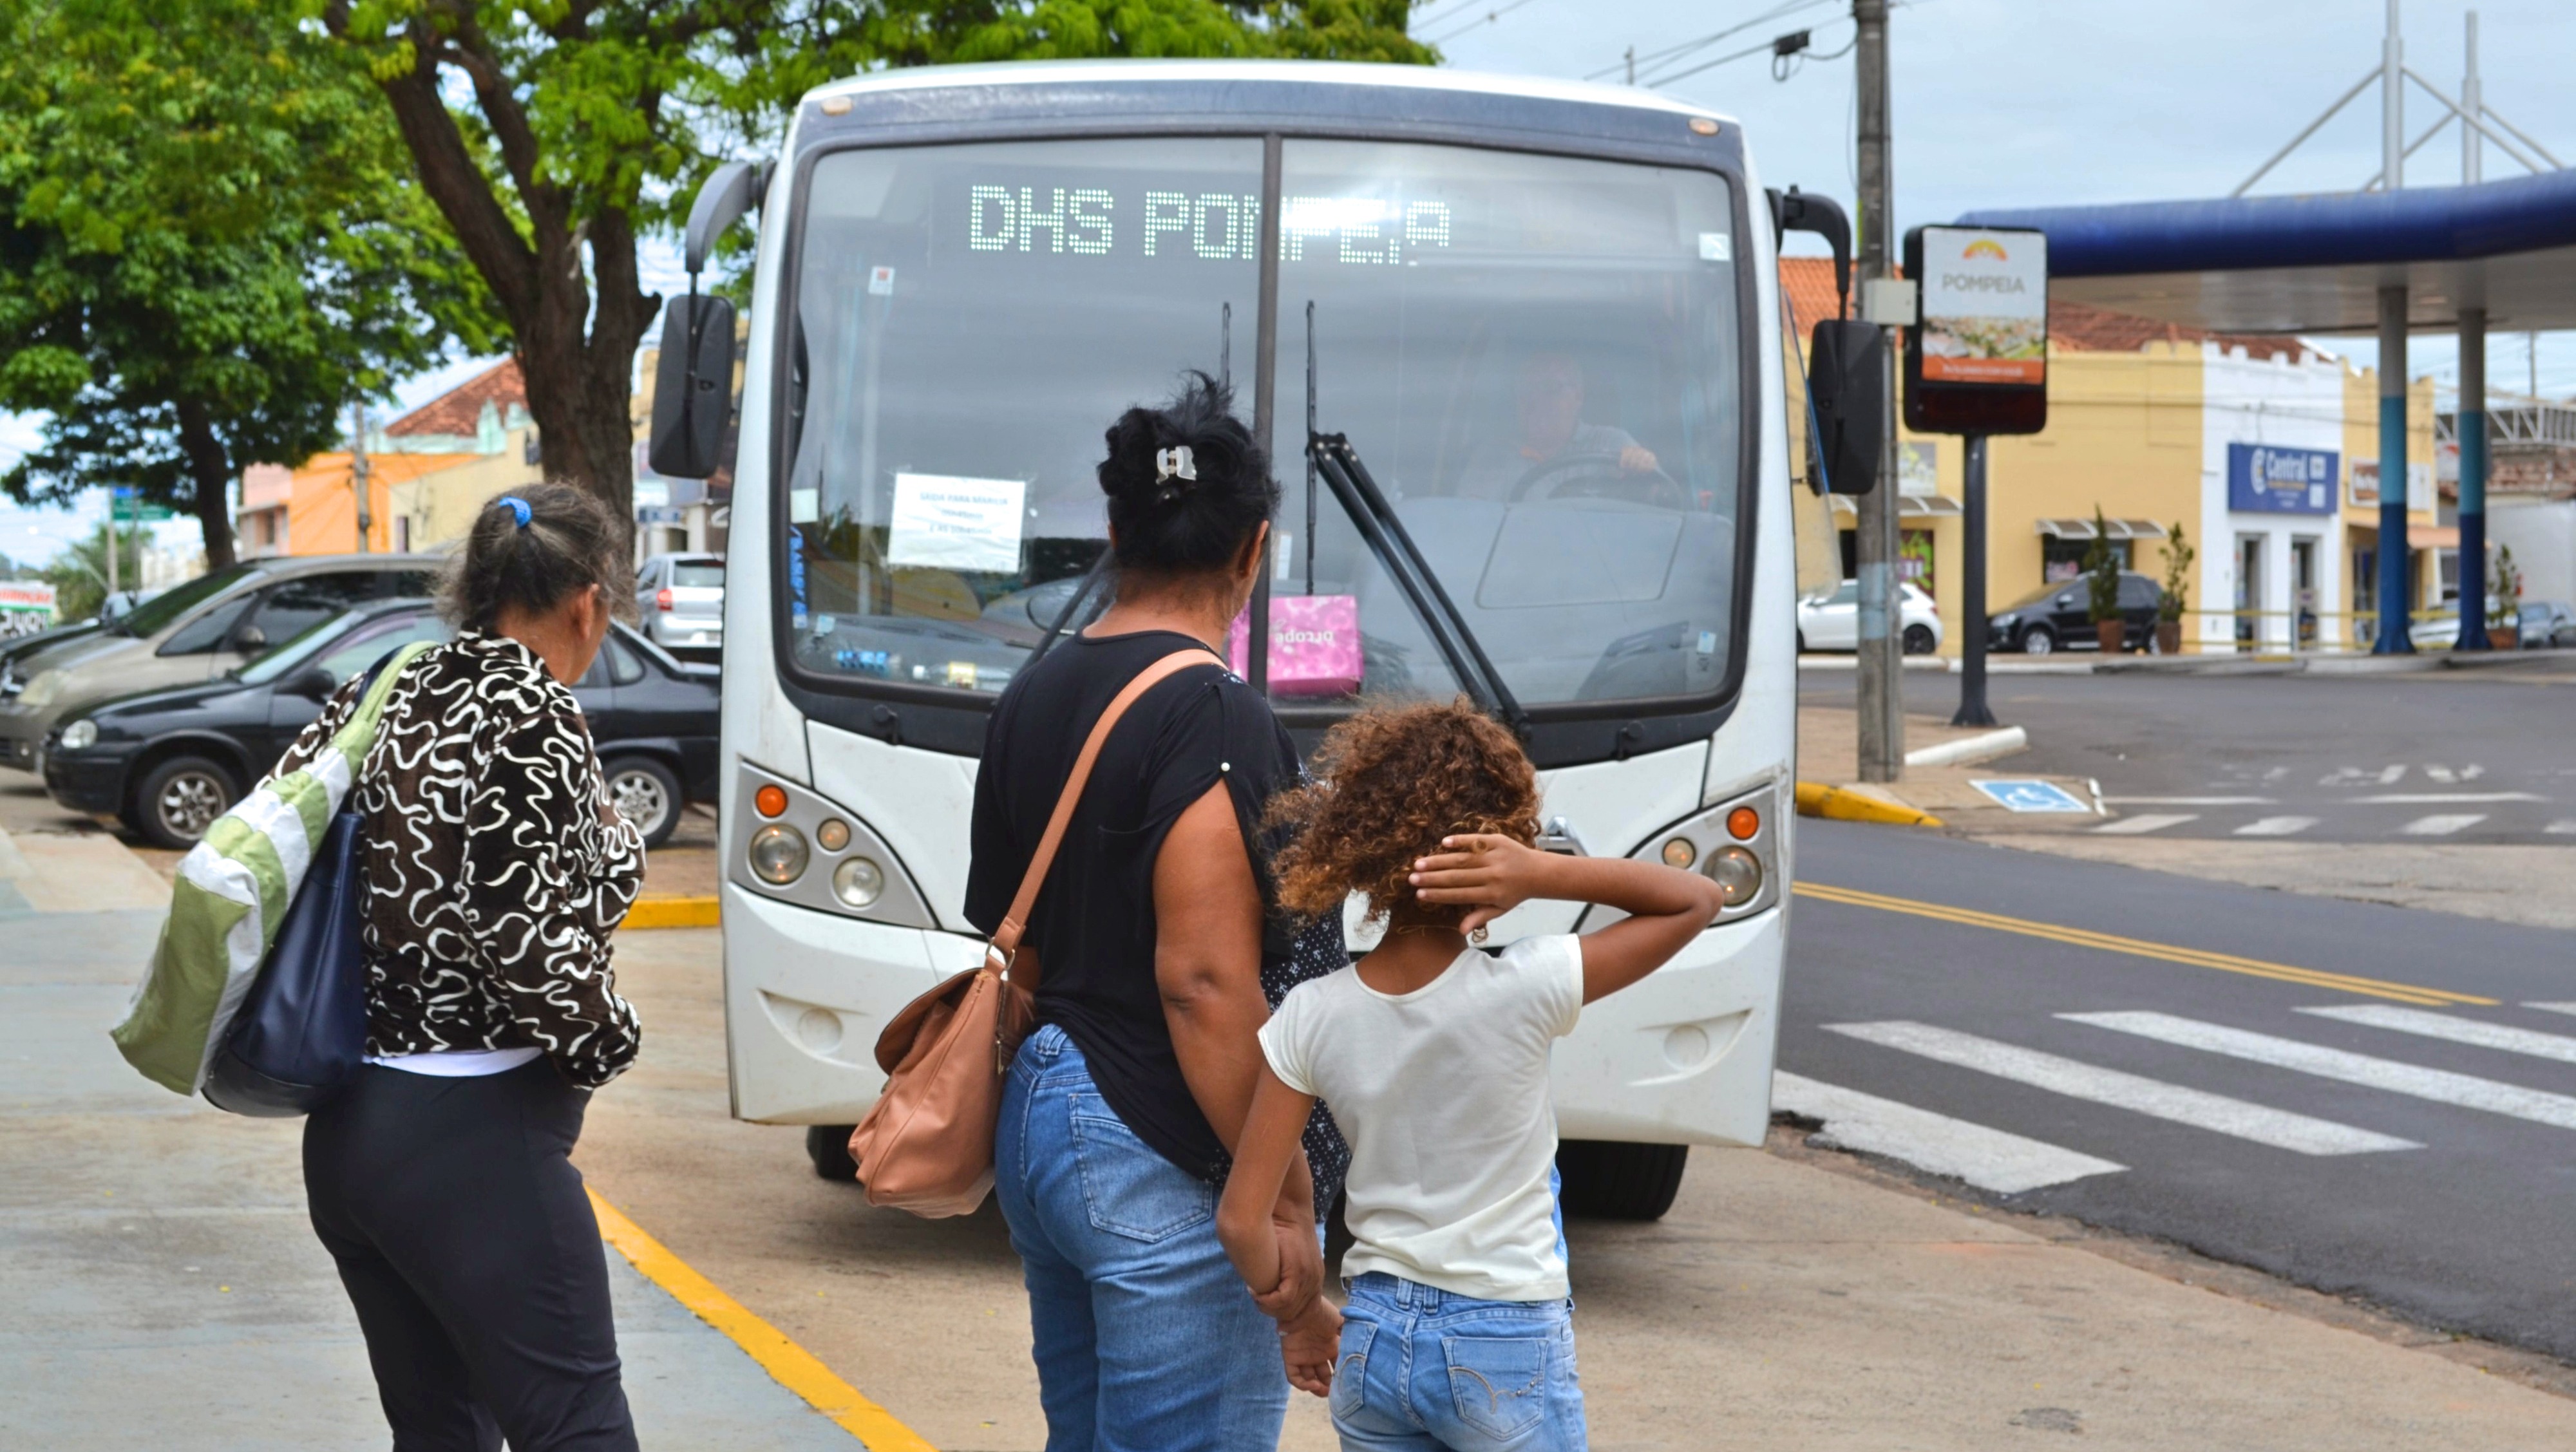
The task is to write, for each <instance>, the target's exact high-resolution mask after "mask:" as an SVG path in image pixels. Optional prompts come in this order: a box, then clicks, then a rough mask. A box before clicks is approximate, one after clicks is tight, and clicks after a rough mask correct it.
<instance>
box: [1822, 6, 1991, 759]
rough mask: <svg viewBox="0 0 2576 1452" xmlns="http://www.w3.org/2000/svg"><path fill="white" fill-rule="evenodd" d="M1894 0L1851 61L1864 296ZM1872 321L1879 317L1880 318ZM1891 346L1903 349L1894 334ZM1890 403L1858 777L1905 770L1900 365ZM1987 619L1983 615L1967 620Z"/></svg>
mask: <svg viewBox="0 0 2576 1452" xmlns="http://www.w3.org/2000/svg"><path fill="white" fill-rule="evenodd" d="M1887 4H1888V0H1852V21H1853V23H1854V24H1855V25H1857V26H1858V27H1859V28H1860V35H1859V38H1858V39H1857V41H1855V43H1854V44H1855V47H1856V48H1855V50H1854V51H1853V57H1854V59H1853V65H1854V66H1855V67H1856V68H1857V77H1856V79H1857V82H1858V91H1859V95H1858V104H1859V110H1860V116H1859V127H1858V130H1859V135H1860V199H1859V200H1860V249H1859V250H1860V257H1859V259H1858V260H1859V263H1860V276H1861V292H1862V296H1863V297H1864V298H1866V297H1867V296H1868V294H1869V291H1870V288H1869V284H1870V283H1872V282H1875V281H1877V280H1879V279H1882V278H1887V277H1892V276H1894V275H1895V271H1896V248H1895V242H1896V227H1895V211H1896V206H1895V203H1896V183H1895V180H1894V173H1893V167H1892V158H1891V155H1890V153H1891V150H1892V148H1891V147H1890V145H1889V140H1888V84H1887ZM1872 321H1877V320H1876V319H1872ZM1888 351H1889V353H1890V354H1891V355H1893V354H1894V352H1895V340H1894V339H1893V338H1891V339H1889V347H1888ZM1887 374H1888V384H1887V397H1886V398H1885V400H1883V402H1884V406H1885V408H1886V413H1885V415H1884V417H1885V419H1886V427H1885V428H1884V429H1883V430H1881V436H1882V439H1883V442H1882V443H1881V444H1880V446H1879V457H1878V487H1877V488H1875V489H1873V490H1871V491H1870V492H1868V493H1867V494H1863V495H1861V496H1860V499H1859V503H1860V511H1859V513H1860V517H1859V519H1858V521H1857V525H1858V528H1857V529H1856V531H1855V536H1856V537H1855V539H1854V543H1855V544H1856V545H1857V546H1858V548H1857V549H1856V550H1855V551H1854V553H1855V555H1856V556H1857V557H1858V563H1859V567H1860V568H1859V583H1860V638H1859V640H1858V642H1857V644H1858V655H1859V660H1858V665H1859V667H1860V669H1859V676H1860V682H1859V685H1860V721H1859V726H1860V733H1859V734H1860V779H1861V780H1862V781H1894V780H1896V779H1897V778H1898V777H1899V776H1901V775H1902V774H1903V773H1904V770H1905V688H1904V680H1903V671H1904V662H1903V658H1902V656H1901V654H1900V652H1901V650H1902V648H1903V645H1904V637H1903V635H1902V633H1901V627H1900V626H1899V625H1898V613H1899V609H1900V606H1899V603H1898V602H1899V598H1900V597H1899V593H1898V590H1897V583H1896V514H1897V503H1896V497H1897V494H1898V488H1897V481H1896V418H1897V414H1896V370H1895V369H1893V368H1890V369H1888V370H1887ZM1967 623H1968V625H1969V626H1970V628H1982V627H1983V625H1984V623H1985V622H1983V621H1971V622H1967Z"/></svg>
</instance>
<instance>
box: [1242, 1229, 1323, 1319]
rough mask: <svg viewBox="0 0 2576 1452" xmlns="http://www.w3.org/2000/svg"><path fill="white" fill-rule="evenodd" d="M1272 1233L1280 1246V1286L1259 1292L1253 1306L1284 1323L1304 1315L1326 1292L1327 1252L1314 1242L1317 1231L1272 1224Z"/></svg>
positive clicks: (1254, 1297)
mask: <svg viewBox="0 0 2576 1452" xmlns="http://www.w3.org/2000/svg"><path fill="white" fill-rule="evenodd" d="M1270 1233H1271V1234H1272V1236H1274V1237H1275V1238H1276V1239H1277V1241H1278V1244H1279V1284H1277V1285H1275V1286H1272V1287H1271V1288H1270V1289H1269V1290H1267V1291H1262V1292H1256V1293H1254V1295H1253V1297H1252V1302H1253V1304H1254V1305H1256V1306H1259V1307H1260V1308H1261V1313H1262V1314H1263V1315H1265V1316H1268V1317H1269V1318H1270V1319H1271V1320H1273V1321H1277V1322H1280V1323H1282V1325H1283V1326H1284V1325H1285V1324H1286V1323H1287V1322H1289V1321H1291V1320H1294V1319H1295V1318H1296V1317H1297V1316H1299V1315H1300V1314H1303V1313H1304V1312H1305V1311H1306V1309H1307V1307H1308V1305H1309V1304H1310V1303H1311V1302H1313V1301H1315V1300H1316V1299H1317V1298H1318V1294H1319V1293H1320V1292H1321V1291H1322V1290H1323V1288H1324V1252H1323V1248H1322V1247H1321V1246H1319V1245H1317V1244H1316V1242H1315V1227H1314V1226H1313V1225H1311V1224H1309V1225H1305V1226H1297V1225H1283V1224H1280V1223H1278V1222H1276V1221H1273V1222H1272V1224H1271V1227H1270Z"/></svg>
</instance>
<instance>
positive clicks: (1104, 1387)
mask: <svg viewBox="0 0 2576 1452" xmlns="http://www.w3.org/2000/svg"><path fill="white" fill-rule="evenodd" d="M993 1150H994V1154H993V1159H994V1169H993V1191H994V1196H995V1198H996V1199H998V1200H1000V1201H1001V1205H1002V1217H1003V1218H1004V1219H1005V1220H1007V1221H1009V1222H1010V1226H1011V1245H1012V1248H1014V1249H1016V1250H1017V1251H1018V1252H1019V1253H1020V1261H1021V1264H1022V1266H1023V1267H1024V1270H1025V1274H1026V1279H1027V1282H1028V1287H1029V1324H1030V1327H1031V1329H1032V1330H1033V1331H1034V1332H1035V1333H1036V1337H1035V1339H1036V1348H1035V1355H1036V1359H1037V1366H1038V1400H1039V1403H1040V1404H1041V1405H1042V1406H1043V1407H1044V1408H1045V1410H1046V1420H1047V1452H1254V1449H1258V1452H1271V1449H1273V1448H1276V1447H1277V1446H1278V1445H1279V1429H1280V1424H1281V1422H1282V1420H1283V1419H1284V1418H1285V1417H1286V1415H1287V1411H1288V1379H1287V1375H1286V1373H1285V1372H1283V1371H1282V1370H1281V1369H1280V1362H1279V1333H1278V1328H1277V1326H1276V1325H1275V1324H1274V1323H1273V1322H1272V1321H1271V1319H1270V1318H1269V1317H1268V1316H1265V1315H1263V1314H1262V1312H1261V1308H1260V1307H1258V1306H1256V1305H1254V1304H1253V1302H1252V1297H1251V1295H1250V1294H1249V1293H1247V1292H1246V1291H1245V1290H1244V1288H1243V1282H1242V1280H1241V1279H1240V1278H1238V1277H1237V1276H1236V1275H1235V1273H1234V1266H1233V1264H1232V1263H1231V1262H1229V1261H1228V1260H1227V1259H1226V1256H1225V1247H1224V1246H1223V1245H1221V1244H1219V1243H1218V1241H1217V1238H1216V1198H1217V1188H1216V1186H1214V1185H1211V1184H1209V1183H1207V1182H1206V1181H1204V1180H1201V1179H1198V1178H1197V1177H1195V1176H1193V1175H1191V1174H1189V1173H1187V1172H1185V1171H1183V1170H1182V1169H1180V1168H1179V1167H1178V1166H1176V1165H1174V1164H1173V1163H1172V1162H1171V1161H1169V1160H1167V1159H1164V1158H1163V1157H1162V1156H1161V1155H1159V1154H1157V1153H1155V1152H1154V1151H1153V1150H1151V1149H1149V1148H1147V1147H1146V1145H1145V1142H1144V1141H1142V1140H1140V1139H1138V1138H1137V1137H1136V1136H1135V1134H1134V1133H1133V1132H1132V1131H1130V1130H1129V1129H1128V1128H1127V1126H1126V1124H1125V1123H1124V1122H1122V1121H1121V1120H1120V1119H1119V1118H1118V1114H1117V1112H1116V1111H1115V1110H1113V1109H1111V1108H1110V1107H1109V1105H1108V1104H1107V1103H1106V1102H1105V1101H1103V1100H1102V1099H1101V1097H1100V1091H1099V1090H1098V1088H1096V1087H1095V1086H1094V1085H1093V1084H1092V1082H1091V1070H1090V1069H1089V1067H1088V1066H1086V1065H1085V1064H1084V1063H1083V1061H1082V1051H1081V1050H1080V1049H1077V1048H1075V1047H1074V1045H1073V1040H1072V1039H1070V1038H1068V1037H1067V1036H1066V1035H1065V1032H1064V1030H1062V1029H1060V1028H1058V1027H1056V1026H1054V1025H1052V1024H1049V1025H1047V1026H1045V1027H1042V1028H1040V1029H1039V1030H1038V1031H1037V1032H1036V1033H1033V1034H1031V1035H1029V1039H1028V1042H1027V1043H1025V1044H1023V1045H1021V1046H1020V1053H1019V1057H1018V1058H1017V1059H1015V1060H1014V1061H1013V1062H1012V1064H1011V1078H1010V1083H1009V1085H1008V1086H1007V1087H1006V1088H1005V1089H1004V1091H1003V1095H1002V1122H1001V1125H1000V1128H999V1131H998V1133H997V1134H996V1136H995V1140H994V1145H993Z"/></svg>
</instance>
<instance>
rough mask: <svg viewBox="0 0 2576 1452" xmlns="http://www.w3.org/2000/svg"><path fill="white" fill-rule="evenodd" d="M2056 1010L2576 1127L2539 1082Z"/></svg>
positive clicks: (2164, 1017) (2076, 1018)
mask: <svg viewBox="0 0 2576 1452" xmlns="http://www.w3.org/2000/svg"><path fill="white" fill-rule="evenodd" d="M2058 1017H2059V1018H2062V1019H2067V1020H2069V1021H2071V1022H2074V1023H2089V1024H2091V1025H2093V1026H2094V1027H2095V1028H2106V1029H2113V1030H2116V1031H2118V1032H2120V1033H2124V1034H2136V1035H2138V1036H2139V1037H2141V1038H2149V1039H2156V1040H2159V1041H2161V1042H2164V1043H2168V1044H2180V1045H2181V1046H2183V1047H2184V1048H2187V1049H2206V1050H2208V1051H2209V1052H2211V1053H2213V1054H2226V1055H2228V1056H2230V1057H2231V1058H2238V1059H2250V1060H2252V1061H2253V1062H2255V1063H2257V1064H2270V1065H2272V1066H2273V1067H2274V1068H2278V1069H2294V1070H2297V1071H2298V1072H2299V1073H2302V1074H2314V1075H2316V1076H2317V1077H2319V1078H2321V1079H2339V1080H2341V1081H2343V1082H2344V1083H2346V1084H2359V1085H2361V1086H2362V1087H2363V1088H2366V1089H2384V1090H2387V1091H2388V1092H2389V1093H2391V1094H2410V1095H2413V1096H2414V1097H2416V1098H2418V1099H2430V1100H2433V1101H2434V1102H2436V1103H2439V1104H2456V1105H2459V1106H2460V1107H2462V1108H2464V1109H2483V1110H2486V1111H2487V1112H2489V1113H2491V1114H2503V1115H2509V1116H2511V1117H2513V1118H2515V1119H2527V1120H2530V1121H2532V1122H2533V1123H2535V1124H2547V1125H2554V1126H2556V1127H2557V1128H2560V1129H2576V1098H2570V1097H2569V1096H2567V1095H2564V1094H2552V1093H2549V1092H2548V1091H2546V1090H2541V1089H2525V1088H2523V1087H2521V1086H2520V1085H2516V1084H2500V1083H2497V1082H2496V1081H2495V1080H2493V1079H2481V1078H2478V1077H2477V1076H2475V1075H2473V1074H2454V1073H2451V1072H2450V1071H2449V1070H2447V1069H2426V1068H2422V1067H2419V1066H2417V1065H2414V1064H2401V1063H2398V1062H2397V1061H2396V1060H2394V1059H2376V1058H2373V1057H2371V1056H2370V1055H2368V1054H2353V1053H2346V1052H2345V1051H2344V1050H2342V1049H2329V1048H2327V1047H2325V1046H2324V1045H2322V1044H2304V1043H2301V1042H2299V1041H2298V1040H2296V1039H2281V1038H2274V1037H2273V1036H2272V1035H2270V1034H2258V1033H2252V1032H2249V1031H2247V1030H2245V1029H2236V1028H2227V1027H2225V1026H2223V1025H2220V1024H2214V1023H2202V1022H2200V1021H2199V1020H2197V1019H2188V1018H2176V1017H2175V1016H2174V1015H2172V1014H2169V1013H2146V1012H2138V1013H2061V1014H2059V1015H2058Z"/></svg>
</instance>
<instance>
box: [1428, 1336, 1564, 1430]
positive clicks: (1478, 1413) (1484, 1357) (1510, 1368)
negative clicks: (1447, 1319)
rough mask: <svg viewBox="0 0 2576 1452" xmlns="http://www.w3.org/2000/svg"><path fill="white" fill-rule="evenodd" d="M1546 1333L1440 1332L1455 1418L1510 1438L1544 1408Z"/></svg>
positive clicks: (1534, 1418)
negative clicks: (1457, 1334)
mask: <svg viewBox="0 0 2576 1452" xmlns="http://www.w3.org/2000/svg"><path fill="white" fill-rule="evenodd" d="M1549 1340H1550V1338H1548V1337H1545V1336H1443V1337H1441V1338H1440V1351H1441V1355H1442V1357H1443V1359H1444V1360H1446V1361H1447V1362H1448V1363H1449V1395H1450V1397H1451V1399H1452V1400H1454V1401H1455V1402H1456V1404H1457V1408H1458V1420H1460V1421H1462V1422H1465V1423H1466V1424H1467V1425H1468V1426H1470V1427H1473V1428H1475V1429H1476V1430H1477V1431H1479V1432H1482V1433H1484V1434H1485V1435H1487V1436H1489V1437H1513V1436H1517V1435H1519V1434H1520V1433H1521V1432H1524V1431H1526V1430H1528V1429H1529V1427H1530V1425H1531V1424H1532V1423H1535V1422H1536V1421H1537V1420H1538V1419H1539V1416H1540V1414H1541V1413H1543V1412H1545V1411H1546V1410H1547V1361H1548V1344H1549Z"/></svg>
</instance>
